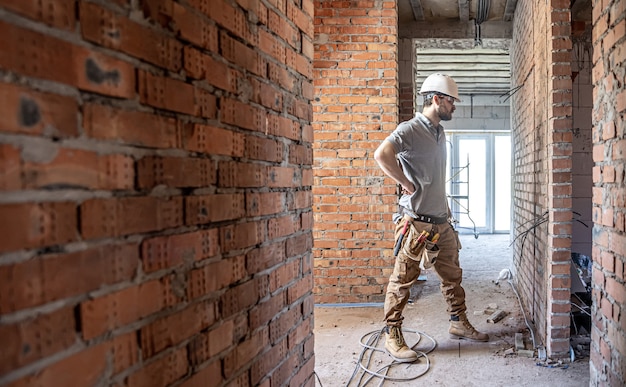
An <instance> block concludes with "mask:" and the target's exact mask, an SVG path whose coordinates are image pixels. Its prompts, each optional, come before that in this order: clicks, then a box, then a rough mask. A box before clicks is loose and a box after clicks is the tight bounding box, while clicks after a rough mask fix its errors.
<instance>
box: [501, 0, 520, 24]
mask: <svg viewBox="0 0 626 387" xmlns="http://www.w3.org/2000/svg"><path fill="white" fill-rule="evenodd" d="M515 7H517V0H506V4H505V5H504V15H503V16H502V20H504V21H511V20H513V15H514V14H515Z"/></svg>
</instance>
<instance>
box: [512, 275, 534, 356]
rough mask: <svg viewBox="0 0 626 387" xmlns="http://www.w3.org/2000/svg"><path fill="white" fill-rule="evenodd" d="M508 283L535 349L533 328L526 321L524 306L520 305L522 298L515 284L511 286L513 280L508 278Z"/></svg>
mask: <svg viewBox="0 0 626 387" xmlns="http://www.w3.org/2000/svg"><path fill="white" fill-rule="evenodd" d="M509 284H510V285H511V289H513V293H515V295H516V296H517V302H519V307H520V309H521V310H522V316H524V322H525V323H526V326H527V327H528V330H529V331H530V336H531V338H532V341H533V349H535V348H537V345H536V344H535V333H534V332H533V328H532V327H531V326H530V323H529V322H528V319H526V312H524V306H523V305H522V299H521V298H520V296H519V293H518V292H517V290H516V289H515V286H513V281H511V280H509Z"/></svg>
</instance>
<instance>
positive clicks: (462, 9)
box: [459, 0, 469, 22]
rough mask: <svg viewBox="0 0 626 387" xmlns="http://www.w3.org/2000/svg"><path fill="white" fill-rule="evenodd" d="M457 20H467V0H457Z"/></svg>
mask: <svg viewBox="0 0 626 387" xmlns="http://www.w3.org/2000/svg"><path fill="white" fill-rule="evenodd" d="M459 20H460V21H462V22H466V21H468V20H469V1H468V0H459Z"/></svg>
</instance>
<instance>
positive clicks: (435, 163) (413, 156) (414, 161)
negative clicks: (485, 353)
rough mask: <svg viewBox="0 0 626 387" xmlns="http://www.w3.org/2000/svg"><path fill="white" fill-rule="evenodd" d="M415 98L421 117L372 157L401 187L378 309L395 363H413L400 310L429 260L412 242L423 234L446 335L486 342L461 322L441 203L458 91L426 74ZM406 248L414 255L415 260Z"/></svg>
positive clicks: (454, 245)
mask: <svg viewBox="0 0 626 387" xmlns="http://www.w3.org/2000/svg"><path fill="white" fill-rule="evenodd" d="M420 94H421V95H422V96H423V98H424V108H423V110H422V113H417V114H416V115H415V117H414V118H413V119H411V120H409V121H406V122H402V123H401V124H399V125H398V126H397V128H396V129H395V130H394V131H393V132H392V133H391V135H389V136H388V137H387V138H386V139H385V140H384V141H383V142H382V143H381V144H380V146H379V147H378V148H377V149H376V151H375V153H374V158H375V159H376V161H377V162H378V165H379V166H380V168H381V169H382V170H383V172H384V173H385V174H386V175H387V176H389V177H391V178H392V179H394V180H395V181H396V182H397V183H398V184H399V185H400V186H401V187H402V196H401V197H400V200H399V212H398V213H397V214H394V216H393V220H394V223H395V225H396V226H395V230H396V232H395V240H396V244H397V245H398V247H399V248H398V249H394V250H397V251H398V253H397V255H396V260H395V265H394V270H393V273H392V274H391V276H390V277H389V284H388V285H387V294H386V298H385V306H384V317H385V321H386V327H385V333H386V340H385V349H386V350H387V351H388V352H389V354H390V355H391V356H392V357H393V358H394V359H395V360H396V361H399V362H413V361H415V360H417V353H416V352H415V351H413V350H411V349H410V348H409V347H408V346H407V344H406V342H405V340H404V336H403V335H402V320H403V317H402V311H403V310H404V307H405V306H406V304H407V301H408V299H409V294H410V289H411V286H412V285H413V283H414V282H415V281H416V280H417V278H418V277H419V275H420V270H421V268H420V257H428V256H429V255H428V254H426V255H424V252H425V251H426V252H427V253H428V250H424V248H425V246H424V245H425V243H422V242H420V243H416V238H420V235H421V236H422V239H424V238H423V236H424V234H425V233H428V235H430V238H431V239H432V236H434V235H435V234H438V240H437V241H436V245H435V246H436V247H434V248H433V245H434V244H432V243H430V245H431V246H430V247H431V248H433V250H436V249H437V251H434V253H436V259H435V258H433V260H434V263H433V264H432V267H433V268H434V270H435V272H436V273H437V275H438V277H439V279H440V280H441V286H440V287H441V293H442V294H443V296H444V298H445V300H446V302H447V304H448V313H449V315H450V329H449V333H450V336H451V337H452V338H456V339H468V340H472V341H488V340H489V336H488V335H487V334H485V333H481V332H478V331H477V330H476V329H474V327H473V326H472V324H471V323H470V322H469V321H468V320H467V315H466V306H465V290H464V289H463V287H461V279H462V269H461V267H460V266H459V250H460V248H461V246H460V242H459V239H458V234H457V233H456V231H455V230H454V228H453V226H452V224H451V222H450V218H451V214H450V210H449V207H448V201H447V198H446V157H447V156H446V136H445V133H444V130H443V127H442V126H441V125H440V122H441V121H449V120H451V119H452V114H453V113H454V110H455V106H454V103H455V102H456V101H460V99H459V94H458V87H457V84H456V82H455V81H454V80H453V79H452V78H451V77H449V76H448V75H445V74H432V75H430V76H428V77H427V78H426V79H425V80H424V83H423V84H422V87H421V89H420ZM405 226H411V227H408V229H409V230H413V231H414V232H407V228H405ZM403 233H404V235H403V238H401V237H400V236H401V235H402V234H403ZM404 236H406V238H404ZM401 239H402V240H401ZM427 239H428V238H426V240H427ZM399 241H400V242H401V246H400V245H399V244H398V242H399ZM400 247H402V248H400ZM407 247H408V248H407ZM411 249H415V250H416V251H414V253H415V255H413V254H412V253H411ZM420 252H421V253H420Z"/></svg>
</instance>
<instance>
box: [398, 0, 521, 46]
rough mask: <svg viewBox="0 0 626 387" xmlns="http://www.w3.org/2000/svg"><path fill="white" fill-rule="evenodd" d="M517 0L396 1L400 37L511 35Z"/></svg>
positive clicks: (484, 36)
mask: <svg viewBox="0 0 626 387" xmlns="http://www.w3.org/2000/svg"><path fill="white" fill-rule="evenodd" d="M517 2H518V0H398V21H399V23H398V24H399V34H400V37H401V38H417V39H428V38H450V39H474V38H475V37H476V32H477V28H476V25H477V23H478V24H480V35H481V37H482V38H505V39H510V38H511V32H512V23H511V21H512V20H513V13H514V12H515V7H516V5H517Z"/></svg>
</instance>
